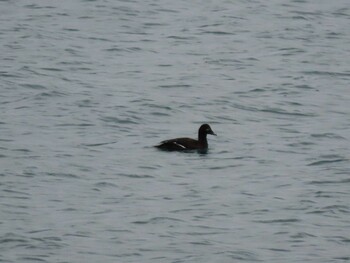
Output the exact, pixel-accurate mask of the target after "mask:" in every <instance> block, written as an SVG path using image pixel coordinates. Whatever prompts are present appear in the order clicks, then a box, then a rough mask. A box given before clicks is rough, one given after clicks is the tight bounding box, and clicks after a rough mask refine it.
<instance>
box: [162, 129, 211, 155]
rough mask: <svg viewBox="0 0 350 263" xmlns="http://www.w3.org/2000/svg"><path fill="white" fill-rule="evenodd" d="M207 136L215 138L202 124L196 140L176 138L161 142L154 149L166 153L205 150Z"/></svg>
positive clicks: (206, 147)
mask: <svg viewBox="0 0 350 263" xmlns="http://www.w3.org/2000/svg"><path fill="white" fill-rule="evenodd" d="M207 134H211V135H215V136H216V134H215V133H214V132H213V130H212V129H211V128H210V126H209V125H208V124H202V125H201V127H199V130H198V140H195V139H191V138H176V139H171V140H166V141H162V142H160V144H159V145H156V146H155V147H157V148H158V149H161V150H166V151H186V150H207V149H208V141H207Z"/></svg>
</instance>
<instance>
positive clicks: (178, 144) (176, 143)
mask: <svg viewBox="0 0 350 263" xmlns="http://www.w3.org/2000/svg"><path fill="white" fill-rule="evenodd" d="M174 144H175V145H177V146H180V147H181V148H183V149H186V147H185V146H183V145H182V144H180V143H178V142H174Z"/></svg>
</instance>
